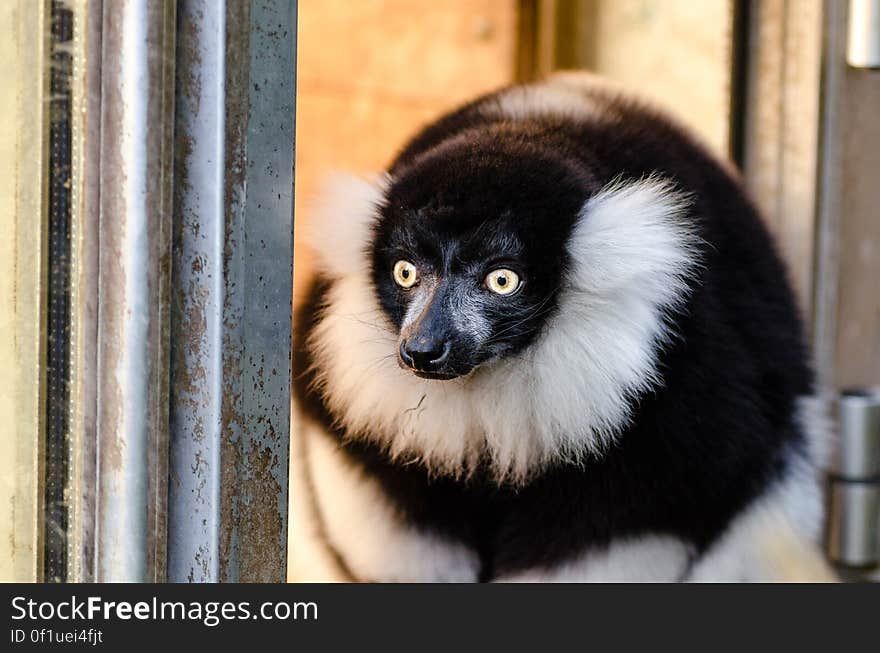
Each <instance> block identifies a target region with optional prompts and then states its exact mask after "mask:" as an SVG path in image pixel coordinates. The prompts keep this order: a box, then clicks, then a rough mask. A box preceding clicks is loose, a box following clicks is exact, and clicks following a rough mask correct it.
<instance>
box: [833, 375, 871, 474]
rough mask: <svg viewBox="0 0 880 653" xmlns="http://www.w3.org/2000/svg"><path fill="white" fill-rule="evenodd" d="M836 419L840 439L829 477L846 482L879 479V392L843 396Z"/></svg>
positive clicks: (856, 392) (860, 392) (850, 392)
mask: <svg viewBox="0 0 880 653" xmlns="http://www.w3.org/2000/svg"><path fill="white" fill-rule="evenodd" d="M837 417H838V425H839V430H840V439H839V441H838V445H837V447H836V448H835V454H834V459H833V464H832V468H831V472H832V474H834V475H835V476H838V477H840V478H843V479H849V480H869V479H872V478H874V477H880V392H873V391H870V390H865V391H861V390H852V391H847V392H844V393H843V394H842V395H841V397H840V400H839V401H838V404H837Z"/></svg>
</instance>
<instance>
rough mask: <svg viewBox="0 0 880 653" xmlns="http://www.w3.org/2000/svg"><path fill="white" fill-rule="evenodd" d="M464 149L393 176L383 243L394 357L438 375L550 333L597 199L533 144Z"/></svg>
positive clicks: (379, 265)
mask: <svg viewBox="0 0 880 653" xmlns="http://www.w3.org/2000/svg"><path fill="white" fill-rule="evenodd" d="M460 149H461V151H458V152H447V153H445V155H444V156H442V157H439V158H440V159H442V160H440V161H434V160H431V159H428V160H426V161H420V162H417V164H416V165H415V166H413V168H411V169H408V170H404V171H402V172H401V173H399V174H397V175H395V177H394V182H393V184H392V185H391V187H390V188H389V190H388V192H387V194H386V201H385V204H384V206H383V207H382V211H381V219H380V221H379V222H378V224H377V226H376V232H375V237H374V240H373V249H372V264H373V270H372V272H373V282H374V285H375V288H376V290H377V292H378V296H379V300H380V303H381V306H382V308H383V309H384V311H385V313H386V314H387V317H388V318H389V320H390V322H391V324H393V325H394V328H395V329H396V330H397V331H398V340H397V351H396V352H393V354H394V355H396V356H397V358H398V362H399V364H400V365H401V366H402V367H404V368H405V369H409V370H411V371H412V372H413V373H414V374H416V375H418V376H420V377H423V378H429V379H452V378H456V377H459V376H463V375H466V374H468V373H470V372H471V371H472V370H473V369H474V368H476V367H477V366H479V365H482V364H486V363H488V362H490V361H493V360H497V359H499V358H502V357H505V356H512V355H516V354H518V353H519V352H521V351H523V350H524V349H525V348H526V347H527V346H528V345H529V344H530V343H531V342H532V341H533V340H534V339H535V338H536V337H537V336H538V335H539V334H540V332H541V330H542V328H543V326H544V325H545V324H546V322H547V320H548V318H549V317H550V316H551V315H552V313H553V312H554V310H555V309H556V304H557V302H556V300H557V295H558V290H559V288H560V285H561V283H562V280H563V277H564V275H565V272H566V266H567V264H568V257H567V254H566V247H565V245H566V242H567V239H568V236H569V233H570V231H571V228H572V224H573V223H574V220H575V218H576V215H577V212H578V210H579V209H580V207H581V206H582V204H583V202H584V200H585V198H586V195H587V189H586V188H585V181H584V177H583V175H582V174H580V173H579V172H578V171H572V170H570V169H568V168H566V167H564V166H560V165H558V164H556V162H555V161H553V160H552V159H544V158H543V157H540V155H539V154H537V153H535V152H530V153H529V154H530V156H528V157H522V156H517V155H521V153H511V152H496V153H486V152H485V151H483V152H473V153H472V152H469V151H468V150H467V148H466V147H462V148H460ZM536 157H537V158H538V159H539V160H538V161H537V162H536ZM536 163H537V165H536Z"/></svg>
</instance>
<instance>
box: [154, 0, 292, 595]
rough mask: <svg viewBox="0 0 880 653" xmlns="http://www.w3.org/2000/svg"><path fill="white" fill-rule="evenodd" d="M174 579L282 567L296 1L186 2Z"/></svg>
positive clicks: (171, 536) (281, 574)
mask: <svg viewBox="0 0 880 653" xmlns="http://www.w3.org/2000/svg"><path fill="white" fill-rule="evenodd" d="M179 30H180V34H181V38H180V41H179V44H178V52H177V56H178V69H177V98H178V105H177V125H176V134H175V137H176V149H177V159H176V185H175V225H174V275H173V276H174V287H173V297H172V306H173V318H172V338H171V342H172V393H171V452H170V460H171V462H170V483H169V526H168V545H169V548H168V579H169V580H171V581H179V582H182V581H217V580H222V581H276V582H278V581H283V580H285V576H286V548H287V547H286V545H287V473H288V469H287V466H288V446H289V418H290V414H289V410H290V327H291V324H290V312H291V295H292V264H293V259H292V236H293V234H292V219H293V163H294V161H293V152H294V120H295V112H294V96H295V83H296V80H295V51H296V3H295V2H294V1H293V0H277V1H275V0H252V1H250V2H216V1H211V0H184V1H183V2H181V4H180V21H179Z"/></svg>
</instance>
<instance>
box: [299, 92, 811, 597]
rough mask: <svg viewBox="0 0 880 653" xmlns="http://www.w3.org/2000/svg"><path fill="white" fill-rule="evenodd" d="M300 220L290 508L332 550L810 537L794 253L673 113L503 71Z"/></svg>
mask: <svg viewBox="0 0 880 653" xmlns="http://www.w3.org/2000/svg"><path fill="white" fill-rule="evenodd" d="M313 221H315V222H317V224H316V225H315V230H316V232H317V237H316V238H314V239H313V241H314V243H315V245H316V249H317V250H318V256H319V269H320V274H319V278H318V279H317V281H316V282H315V283H314V285H313V288H312V291H311V293H310V296H309V298H308V300H307V301H306V302H305V305H304V307H303V310H302V311H301V313H300V318H299V319H298V320H297V324H296V343H297V344H296V351H295V363H294V364H295V370H296V376H297V385H296V399H297V404H298V407H299V417H300V424H301V428H300V440H299V447H300V449H299V451H298V455H299V456H300V459H301V461H302V465H301V467H302V468H296V467H295V468H294V475H296V474H300V475H302V477H303V478H305V479H307V481H308V482H307V483H306V484H302V483H301V484H300V486H299V487H300V489H301V492H308V496H300V497H298V498H297V497H295V499H296V500H297V505H298V506H299V508H297V510H296V511H295V513H294V524H293V528H294V533H295V534H296V536H297V537H301V538H305V539H307V538H308V537H309V535H317V536H318V538H319V539H320V542H315V541H313V542H312V543H313V544H314V545H315V546H319V547H326V550H327V551H331V552H332V553H333V557H334V559H335V560H336V562H337V563H338V566H339V567H341V568H343V569H344V570H345V571H346V572H347V574H348V575H350V576H352V577H354V578H355V579H361V580H403V581H433V580H455V581H476V580H517V579H521V580H530V579H534V580H540V579H548V580H574V581H577V580H669V581H673V580H684V579H688V580H690V579H693V580H700V579H708V580H738V579H762V578H768V579H769V578H771V577H772V576H773V569H772V567H773V561H772V555H771V554H768V553H767V552H768V551H770V550H772V547H773V544H772V539H773V538H774V537H777V536H778V537H783V538H789V539H791V540H793V541H798V542H809V541H811V540H813V539H814V538H815V537H816V536H817V534H818V528H819V523H820V518H821V508H820V499H819V492H818V489H817V488H818V486H817V480H816V474H815V461H816V455H817V454H816V443H817V442H821V441H822V439H823V437H824V433H823V432H822V430H821V427H822V426H823V425H822V423H821V419H820V417H819V416H818V415H813V416H811V417H810V418H807V417H806V413H805V411H806V410H807V409H808V406H810V405H811V403H810V400H809V399H808V397H809V395H810V393H811V385H812V379H811V373H810V370H809V368H808V364H807V352H806V348H805V346H804V343H803V339H802V329H801V324H800V322H799V319H798V316H797V310H796V307H795V304H794V300H793V298H792V293H791V291H790V289H789V286H788V284H787V282H786V280H785V272H784V269H783V266H782V264H781V263H780V261H779V259H778V257H777V255H776V254H775V252H774V249H773V246H772V243H771V241H770V238H769V236H768V234H767V232H766V231H765V229H764V227H763V226H762V224H761V222H760V219H759V218H758V216H757V215H756V212H755V209H754V208H753V206H752V205H751V203H750V202H749V201H748V200H747V198H746V197H745V195H744V193H743V191H742V189H741V188H740V185H739V183H738V181H736V179H735V178H734V176H733V175H732V174H731V173H730V172H729V171H727V170H725V169H724V167H723V166H722V165H720V164H719V163H718V162H716V161H715V160H714V159H713V158H712V157H711V156H709V155H708V154H706V152H705V151H704V149H703V148H702V147H700V146H699V145H697V144H696V143H695V142H694V141H693V140H692V138H691V137H690V136H689V135H687V134H686V133H685V132H683V131H682V130H681V129H680V128H679V127H677V126H675V125H674V124H673V123H671V122H670V121H669V120H668V119H667V118H665V117H663V116H662V115H660V114H658V113H656V112H654V111H653V110H650V109H646V108H644V107H643V106H641V105H639V104H637V103H634V102H632V101H631V100H627V99H623V98H622V97H620V96H618V95H617V94H616V93H615V92H613V91H609V90H607V89H605V88H604V87H602V86H600V85H597V84H594V83H592V82H590V81H587V80H585V79H583V78H580V77H559V78H554V79H551V80H550V81H548V82H545V83H543V84H538V85H533V86H529V87H514V88H511V89H506V90H503V91H500V92H499V93H497V94H493V95H490V96H487V97H485V98H481V99H480V100H477V101H476V102H474V103H472V104H470V105H467V106H466V107H464V108H462V109H461V110H459V111H457V112H454V113H452V114H450V115H449V116H447V117H445V118H442V119H441V120H439V121H438V122H437V123H435V124H433V125H431V126H430V127H428V128H427V129H425V130H424V131H423V132H422V133H421V134H419V135H418V136H417V137H416V138H415V139H414V140H413V141H411V142H410V144H409V145H408V146H407V147H406V148H405V149H404V151H403V152H402V153H401V154H400V155H399V157H398V158H397V160H396V161H395V162H394V164H393V165H392V166H391V168H390V169H389V172H388V175H387V176H386V178H385V179H383V180H382V181H381V182H379V183H377V184H372V185H371V184H366V183H365V182H358V181H354V180H350V181H348V182H347V183H346V185H343V186H340V187H339V189H338V190H337V191H336V192H335V194H331V195H330V196H329V197H328V198H326V204H325V205H324V207H323V210H322V211H321V214H320V215H319V216H318V217H317V218H316V219H315V220H313ZM484 263H485V265H484ZM416 277H417V278H418V279H417V281H416ZM484 278H485V279H484ZM481 279H484V281H483V285H482V286H480V285H479V282H480V280H481ZM487 284H488V285H487ZM513 285H516V286H517V287H516V288H513V290H512V291H511V288H512V286H513ZM490 290H491V292H490ZM420 347H421V348H420ZM414 371H415V372H416V373H414ZM416 374H418V376H417V375H416ZM420 377H427V378H420ZM808 425H813V426H814V428H813V431H816V432H814V433H808V432H807V431H808V430H809V428H810V427H809V426H808ZM304 511H308V512H309V514H311V515H312V521H311V522H310V521H309V519H308V518H307V515H305V514H304ZM297 517H300V521H299V522H297V521H296V519H297ZM310 528H311V529H312V530H311V532H310V530H309V529H310ZM305 539H303V540H301V541H305ZM294 555H295V556H296V555H300V556H302V557H301V558H300V559H297V558H295V559H294V564H295V565H297V566H305V565H308V564H309V561H310V560H312V559H314V558H307V557H306V556H308V555H309V554H308V552H307V551H305V550H304V549H303V548H302V547H295V550H294ZM303 575H306V576H307V575H309V574H308V570H305V573H304V574H303Z"/></svg>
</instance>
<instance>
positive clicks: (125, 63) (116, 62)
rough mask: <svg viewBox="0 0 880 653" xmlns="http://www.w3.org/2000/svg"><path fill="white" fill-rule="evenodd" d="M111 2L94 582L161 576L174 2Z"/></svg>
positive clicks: (106, 26) (107, 11) (105, 64)
mask: <svg viewBox="0 0 880 653" xmlns="http://www.w3.org/2000/svg"><path fill="white" fill-rule="evenodd" d="M103 9H104V19H103V56H102V78H103V79H102V90H101V98H102V100H101V101H102V112H101V163H100V166H101V168H100V182H101V199H100V227H99V229H100V257H99V279H98V293H99V307H98V311H99V327H98V330H99V331H98V342H99V345H98V417H97V432H98V507H97V512H98V515H97V552H96V559H97V580H98V581H135V582H137V581H151V580H163V579H164V558H165V551H164V523H163V522H164V519H163V515H164V512H165V510H164V493H165V490H164V488H165V487H166V486H165V482H166V478H167V476H166V474H167V467H166V462H165V461H164V460H163V459H164V452H165V450H166V449H165V444H166V441H165V437H166V432H167V390H168V389H167V369H168V368H167V332H166V327H165V325H166V324H167V322H168V320H167V316H166V315H165V313H166V311H167V306H168V283H169V271H170V270H169V268H170V256H169V254H170V220H171V211H170V196H171V194H170V189H171V175H170V172H171V167H172V166H171V138H170V137H171V125H172V118H173V86H172V84H171V83H170V82H171V80H172V77H171V75H172V74H173V62H174V49H173V46H174V40H173V37H174V3H173V2H170V1H153V0H115V1H114V2H105V3H104V7H103Z"/></svg>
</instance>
